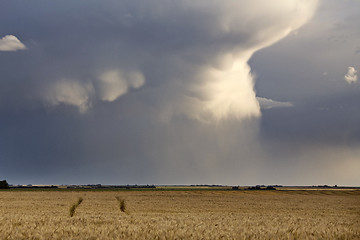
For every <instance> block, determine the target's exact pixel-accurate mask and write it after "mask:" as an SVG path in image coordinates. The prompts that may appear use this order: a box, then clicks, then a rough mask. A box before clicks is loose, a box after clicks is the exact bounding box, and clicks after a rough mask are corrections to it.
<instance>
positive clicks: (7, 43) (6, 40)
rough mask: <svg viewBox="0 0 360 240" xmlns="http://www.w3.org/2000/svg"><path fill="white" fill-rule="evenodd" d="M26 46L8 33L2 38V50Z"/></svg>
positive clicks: (20, 48) (24, 47)
mask: <svg viewBox="0 0 360 240" xmlns="http://www.w3.org/2000/svg"><path fill="white" fill-rule="evenodd" d="M24 49H26V46H25V45H24V44H23V43H22V42H20V40H19V39H18V38H17V37H15V36H13V35H6V36H5V37H3V38H1V39H0V51H17V50H24Z"/></svg>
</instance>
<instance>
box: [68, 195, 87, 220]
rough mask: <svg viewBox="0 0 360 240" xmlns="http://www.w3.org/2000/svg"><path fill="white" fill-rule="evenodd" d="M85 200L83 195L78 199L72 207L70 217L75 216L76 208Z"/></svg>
mask: <svg viewBox="0 0 360 240" xmlns="http://www.w3.org/2000/svg"><path fill="white" fill-rule="evenodd" d="M83 200H84V199H83V198H82V197H79V199H78V201H77V202H76V203H74V204H73V205H72V206H71V207H70V210H69V213H70V217H72V216H74V214H75V210H76V208H77V207H78V206H79V205H80V204H81V203H82V202H83Z"/></svg>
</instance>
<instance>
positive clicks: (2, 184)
mask: <svg viewBox="0 0 360 240" xmlns="http://www.w3.org/2000/svg"><path fill="white" fill-rule="evenodd" d="M0 189H9V184H8V183H7V181H6V180H3V181H0Z"/></svg>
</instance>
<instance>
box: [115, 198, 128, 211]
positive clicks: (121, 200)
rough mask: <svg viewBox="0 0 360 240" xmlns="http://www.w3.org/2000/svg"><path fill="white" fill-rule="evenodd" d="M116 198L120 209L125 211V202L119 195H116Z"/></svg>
mask: <svg viewBox="0 0 360 240" xmlns="http://www.w3.org/2000/svg"><path fill="white" fill-rule="evenodd" d="M116 200H118V202H119V207H120V211H122V212H124V213H126V203H125V200H124V199H121V198H119V197H116Z"/></svg>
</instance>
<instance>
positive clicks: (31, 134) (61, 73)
mask: <svg viewBox="0 0 360 240" xmlns="http://www.w3.org/2000/svg"><path fill="white" fill-rule="evenodd" d="M317 7H318V1H313V0H305V1H304V0H302V1H299V0H276V1H271V2H264V1H260V0H256V1H217V0H206V1H205V0H201V1H189V0H180V1H169V0H153V1H145V0H143V1H136V2H135V1H130V0H122V1H111V0H108V1H102V2H98V1H75V2H66V1H55V2H49V1H42V0H39V1H33V2H28V1H11V2H10V3H8V4H7V7H6V11H5V10H0V13H1V14H0V26H1V28H0V29H1V31H0V34H2V36H4V35H8V34H12V33H14V34H15V35H16V36H18V37H19V38H20V39H21V40H22V42H23V43H24V44H25V45H26V47H27V51H17V52H6V53H5V52H0V66H1V82H0V89H1V90H0V114H1V116H3V117H2V118H1V120H0V128H1V129H0V130H1V132H2V133H3V134H2V136H1V139H0V159H1V161H2V162H3V163H4V164H3V166H4V167H3V168H2V170H1V172H0V173H1V174H2V175H4V176H5V177H6V176H7V178H9V181H10V182H16V181H18V182H20V181H33V182H34V183H36V182H46V181H47V182H50V183H71V182H74V183H91V182H101V183H119V184H121V183H124V184H125V183H162V184H165V183H166V184H171V183H173V184H176V183H189V184H190V183H209V184H211V183H223V184H233V183H235V184H236V183H238V184H255V183H261V182H262V181H275V180H276V179H275V178H273V177H272V175H273V174H276V169H272V168H271V167H269V166H271V165H272V164H273V163H279V162H281V161H278V159H277V157H278V158H280V157H279V156H275V155H274V156H273V155H272V154H270V153H272V150H271V149H268V148H267V147H264V145H265V146H268V145H270V144H268V143H267V141H269V142H271V140H268V138H270V137H269V135H271V137H273V135H274V134H273V133H272V132H271V131H268V130H267V129H262V127H263V126H265V127H266V126H267V124H268V123H264V122H263V121H264V118H262V116H264V115H265V116H264V117H265V119H268V118H267V117H268V116H269V115H271V114H273V113H272V111H275V112H276V111H277V110H276V109H281V111H290V112H291V110H290V109H294V108H295V107H294V106H298V105H297V104H296V103H294V104H293V103H292V102H295V101H293V100H294V99H288V98H287V97H281V98H278V97H277V96H275V95H273V96H271V95H270V96H263V93H266V92H264V91H261V92H258V93H257V92H256V90H255V84H256V82H255V80H256V79H260V80H261V79H262V76H261V75H259V74H258V72H257V70H256V69H255V70H254V69H252V68H251V67H250V65H249V61H250V62H251V59H252V57H253V55H254V54H256V53H257V52H258V51H259V50H261V49H264V48H267V47H269V46H272V45H273V44H275V43H279V41H280V40H282V39H285V38H286V37H288V36H290V35H291V33H292V32H294V31H296V30H298V29H299V28H300V27H302V26H303V25H304V24H306V23H308V22H309V21H310V19H311V18H312V17H313V16H314V14H315V12H316V9H317ZM44 19H46V21H44ZM5 23H6V24H5ZM268 62H271V61H268ZM324 71H325V70H324ZM284 72H285V73H286V69H284ZM268 81H269V84H272V85H273V86H275V84H273V83H271V78H270V79H269V80H268ZM288 82H291V79H288ZM285 84H286V83H285ZM283 85H284V84H281V85H279V86H283ZM260 89H261V88H260ZM288 97H289V96H288ZM289 98H290V97H289ZM272 99H282V100H281V101H275V100H272ZM302 106H303V105H302V104H299V108H301V107H302ZM261 108H263V109H267V110H266V112H264V113H262V112H261ZM274 109H275V110H274ZM279 111H280V110H279ZM267 112H269V113H267ZM266 114H269V115H266ZM287 114H289V113H287ZM285 115H286V114H285ZM280 132H282V131H280ZM283 137H284V138H286V136H283ZM304 141H305V140H304ZM271 143H272V142H271ZM280 145H281V144H280ZM305 145H306V144H305ZM305 145H304V144H301V146H305ZM272 146H274V148H276V149H282V148H283V147H284V146H282V147H279V146H276V145H272ZM291 147H292V146H291ZM281 152H286V151H281ZM299 154H300V153H299ZM314 154H315V153H314ZM315 155H316V154H315ZM287 157H288V155H287V154H285V153H284V155H282V156H281V159H284V158H287ZM295 158H296V157H294V159H295ZM321 159H323V158H321ZM301 161H302V162H304V160H301ZM351 164H352V163H351ZM275 165H276V164H275ZM289 169H290V167H289ZM294 171H295V170H294ZM266 177H268V178H266ZM11 178H12V179H17V180H13V181H12V180H11ZM284 179H286V177H284ZM280 180H281V179H279V181H280ZM294 182H295V181H294ZM298 182H300V181H298Z"/></svg>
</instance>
